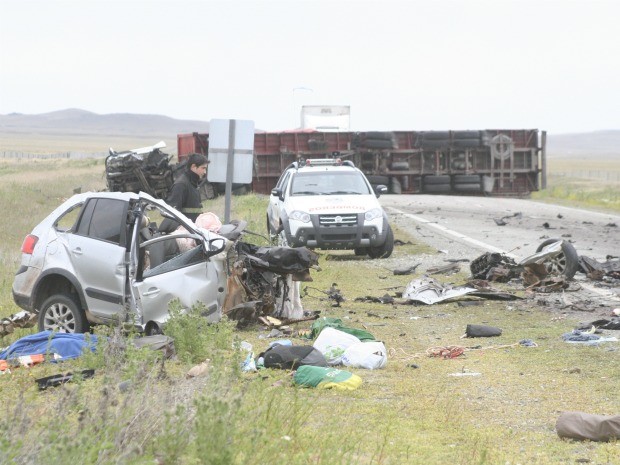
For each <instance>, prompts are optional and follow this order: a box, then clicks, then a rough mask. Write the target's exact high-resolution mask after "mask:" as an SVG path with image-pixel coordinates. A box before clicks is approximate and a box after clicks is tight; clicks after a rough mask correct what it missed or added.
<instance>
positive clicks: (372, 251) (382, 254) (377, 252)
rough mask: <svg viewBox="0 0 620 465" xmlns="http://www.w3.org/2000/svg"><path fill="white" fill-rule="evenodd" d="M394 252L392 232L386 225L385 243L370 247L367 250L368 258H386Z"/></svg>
mask: <svg viewBox="0 0 620 465" xmlns="http://www.w3.org/2000/svg"><path fill="white" fill-rule="evenodd" d="M393 250H394V232H393V231H392V228H390V226H389V225H388V229H387V233H386V234H385V242H384V243H383V245H380V246H377V247H370V248H369V249H368V256H369V257H370V258H388V257H389V256H390V255H392V251H393Z"/></svg>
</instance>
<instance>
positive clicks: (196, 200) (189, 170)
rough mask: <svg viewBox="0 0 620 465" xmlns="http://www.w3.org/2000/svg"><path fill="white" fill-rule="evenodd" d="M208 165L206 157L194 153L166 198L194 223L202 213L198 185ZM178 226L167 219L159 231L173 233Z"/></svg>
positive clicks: (167, 201)
mask: <svg viewBox="0 0 620 465" xmlns="http://www.w3.org/2000/svg"><path fill="white" fill-rule="evenodd" d="M208 163H209V160H207V157H205V156H204V155H201V154H199V153H192V154H191V155H190V156H189V157H188V158H187V165H186V166H185V171H184V172H183V174H181V176H179V177H178V178H177V179H176V181H174V184H173V185H172V188H171V189H170V192H169V193H168V197H167V198H166V203H167V204H168V205H170V206H172V207H174V208H176V209H177V210H179V211H180V212H181V213H183V214H184V215H185V216H187V217H188V218H189V219H190V220H192V221H196V218H197V217H198V215H199V214H200V213H202V202H201V199H200V191H199V190H198V185H199V184H200V181H201V180H202V178H204V177H205V175H206V173H207V164H208ZM176 226H178V225H177V224H176V222H174V221H172V220H169V219H168V218H167V219H166V220H164V221H163V222H162V225H161V227H160V228H159V229H160V231H163V232H171V231H172V230H174V229H175V228H176Z"/></svg>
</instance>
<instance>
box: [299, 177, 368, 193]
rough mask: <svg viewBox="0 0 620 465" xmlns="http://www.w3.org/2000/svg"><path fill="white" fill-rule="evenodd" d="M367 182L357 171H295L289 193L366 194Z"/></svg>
mask: <svg viewBox="0 0 620 465" xmlns="http://www.w3.org/2000/svg"><path fill="white" fill-rule="evenodd" d="M370 193H371V192H370V189H369V187H368V184H366V182H365V181H364V178H363V177H362V176H361V175H360V173H357V172H351V173H343V172H342V171H340V172H330V171H317V172H312V173H301V172H300V173H297V174H296V175H295V177H294V178H293V180H292V183H291V195H347V194H348V195H367V194H370Z"/></svg>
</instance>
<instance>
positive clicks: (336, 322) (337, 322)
mask: <svg viewBox="0 0 620 465" xmlns="http://www.w3.org/2000/svg"><path fill="white" fill-rule="evenodd" d="M327 326H329V327H330V328H335V329H337V330H339V331H342V332H344V333H348V334H352V335H353V336H355V337H356V338H358V339H359V340H360V341H375V340H376V339H375V337H374V336H373V335H372V334H370V333H369V332H368V331H364V330H363V329H356V328H349V327H348V326H345V325H343V324H342V320H341V319H340V318H330V317H325V316H324V317H322V318H319V319H318V320H316V321H315V322H314V323H312V328H311V329H310V335H309V336H308V337H309V338H310V339H316V337H317V336H318V335H319V334H320V332H321V331H323V328H325V327H327Z"/></svg>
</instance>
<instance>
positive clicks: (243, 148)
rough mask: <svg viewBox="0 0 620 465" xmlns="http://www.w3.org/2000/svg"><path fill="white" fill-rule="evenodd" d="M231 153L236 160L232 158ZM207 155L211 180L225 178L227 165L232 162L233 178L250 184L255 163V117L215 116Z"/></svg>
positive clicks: (210, 127)
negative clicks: (241, 118)
mask: <svg viewBox="0 0 620 465" xmlns="http://www.w3.org/2000/svg"><path fill="white" fill-rule="evenodd" d="M229 155H232V157H233V160H229ZM208 158H209V161H210V163H209V168H208V170H207V180H208V181H209V182H226V181H227V173H228V167H229V166H233V170H232V171H233V172H232V182H233V183H235V184H250V183H251V182H252V168H253V166H254V121H249V120H239V119H234V120H230V119H212V120H211V121H210V122H209V155H208ZM231 162H232V164H231Z"/></svg>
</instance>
